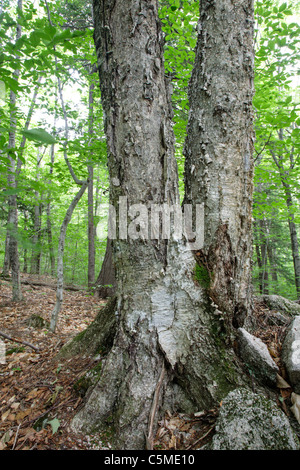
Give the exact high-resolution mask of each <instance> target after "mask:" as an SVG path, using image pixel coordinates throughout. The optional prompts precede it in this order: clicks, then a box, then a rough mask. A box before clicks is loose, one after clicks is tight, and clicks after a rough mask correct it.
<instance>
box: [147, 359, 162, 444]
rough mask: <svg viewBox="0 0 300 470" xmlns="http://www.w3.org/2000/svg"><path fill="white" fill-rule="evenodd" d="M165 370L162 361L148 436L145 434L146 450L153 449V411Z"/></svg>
mask: <svg viewBox="0 0 300 470" xmlns="http://www.w3.org/2000/svg"><path fill="white" fill-rule="evenodd" d="M165 371H166V369H165V364H164V363H163V365H162V369H161V373H160V376H159V379H158V382H157V385H156V389H155V392H154V397H153V403H152V407H151V410H150V419H149V427H148V436H146V449H147V450H153V423H154V418H155V413H156V410H157V406H158V400H159V392H160V387H161V384H162V382H163V379H164V376H165Z"/></svg>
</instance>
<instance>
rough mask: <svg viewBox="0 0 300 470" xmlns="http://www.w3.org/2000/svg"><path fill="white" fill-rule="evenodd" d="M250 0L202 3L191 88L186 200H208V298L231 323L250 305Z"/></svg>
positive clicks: (204, 253) (202, 258) (204, 256)
mask: <svg viewBox="0 0 300 470" xmlns="http://www.w3.org/2000/svg"><path fill="white" fill-rule="evenodd" d="M253 24H254V22H253V1H252V0H246V1H242V0H238V1H235V2H233V1H229V0H221V1H214V0H212V1H206V0H203V1H200V18H199V22H198V43H197V47H196V64H197V66H196V67H194V70H193V73H192V78H191V81H190V86H189V102H190V114H189V121H188V129H187V140H186V146H185V157H186V158H185V188H186V194H185V202H188V203H190V202H193V203H195V202H198V203H204V211H205V227H204V246H203V249H202V250H200V252H199V253H197V259H198V262H199V263H200V265H202V266H203V267H204V268H206V269H207V270H208V272H209V276H210V287H209V291H210V296H211V297H212V298H213V299H214V301H215V303H216V304H217V305H218V307H219V309H220V310H221V311H222V312H224V314H225V317H226V318H227V320H228V323H232V322H233V323H234V324H235V326H238V325H241V324H243V322H244V320H245V317H246V316H247V312H249V310H250V307H251V292H250V286H251V265H250V263H251V253H250V250H251V245H252V244H251V221H252V192H253V187H252V186H253V158H252V154H253V144H254V132H253V115H252V114H253V113H252V97H253V92H254V85H253V64H254V48H253Z"/></svg>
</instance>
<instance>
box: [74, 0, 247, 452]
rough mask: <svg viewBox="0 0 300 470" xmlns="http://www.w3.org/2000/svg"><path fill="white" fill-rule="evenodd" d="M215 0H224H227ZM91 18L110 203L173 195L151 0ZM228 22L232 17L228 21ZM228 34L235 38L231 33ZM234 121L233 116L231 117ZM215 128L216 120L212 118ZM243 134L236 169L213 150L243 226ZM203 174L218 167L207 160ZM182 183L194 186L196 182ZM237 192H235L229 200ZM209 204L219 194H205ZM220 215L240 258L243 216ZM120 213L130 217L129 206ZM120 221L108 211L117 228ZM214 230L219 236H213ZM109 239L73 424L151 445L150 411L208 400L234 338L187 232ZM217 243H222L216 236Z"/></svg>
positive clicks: (110, 2)
mask: <svg viewBox="0 0 300 470" xmlns="http://www.w3.org/2000/svg"><path fill="white" fill-rule="evenodd" d="M207 3H209V4H211V3H212V2H207ZM221 3H222V4H224V5H227V4H228V1H222V2H221ZM205 4H206V2H202V6H201V8H202V9H203V8H204V9H205V10H206V8H205ZM230 5H231V3H230ZM243 6H244V5H242V2H236V5H235V6H233V7H232V8H233V9H237V10H238V11H239V12H240V14H241V15H244V13H242V12H243V11H244V10H243ZM247 6H249V5H247ZM207 8H208V7H207ZM94 18H95V33H94V39H95V45H96V51H97V57H98V66H99V73H100V87H101V97H102V102H103V108H104V112H105V130H106V136H107V149H108V167H109V175H110V202H111V204H112V205H113V206H114V207H117V206H118V202H119V197H121V196H126V198H127V202H128V206H132V205H133V204H137V203H142V204H143V205H146V207H147V209H149V210H150V208H151V205H152V204H164V203H165V204H169V205H171V204H176V203H177V204H178V203H179V191H178V175H177V166H176V160H175V157H174V136H173V130H172V109H171V105H170V102H171V100H170V96H169V89H168V83H167V82H166V80H165V73H164V64H163V44H162V33H161V29H160V24H159V21H158V4H157V1H155V0H148V1H145V0H141V1H139V2H137V1H135V0H129V1H127V2H123V1H120V0H94ZM242 18H243V19H244V16H242ZM249 18H250V13H249ZM235 19H238V15H237V14H236V15H235ZM244 23H245V24H244ZM246 26H247V27H248V24H247V23H246V20H245V21H244V22H243V21H242V22H240V23H239V28H240V29H241V31H240V35H241V41H242V40H243V31H244V30H243V28H244V27H246ZM251 26H252V23H251ZM231 27H234V28H237V27H238V26H237V25H235V24H234V23H233V22H232V24H231ZM220 28H221V26H220ZM249 28H250V27H249ZM219 34H222V29H220V31H219ZM249 35H250V29H249ZM224 40H226V38H225V39H224ZM243 44H244V43H243ZM232 46H234V47H237V46H238V47H241V46H240V45H239V44H237V43H236V42H235V41H233V45H232ZM248 46H249V47H250V44H248ZM245 49H246V45H245ZM215 52H217V51H215ZM245 53H246V52H245ZM251 59H252V56H251ZM199 60H200V57H199V53H198V60H197V63H196V68H197V69H198V68H201V62H200V63H199ZM249 61H250V57H249ZM251 64H252V62H251ZM251 64H250V62H249V63H248V62H247V64H246V65H244V64H241V65H240V66H241V67H242V68H243V67H245V68H247V67H248V69H247V70H248V74H249V77H248V82H247V81H245V82H244V81H242V80H241V79H240V80H241V81H239V80H237V83H236V85H235V86H236V88H238V87H241V86H247V88H249V87H250V86H251V87H252V81H251V80H252V68H251ZM238 66H239V64H237V67H238ZM232 74H233V71H232ZM194 77H195V75H194ZM233 79H234V74H233ZM238 89H239V88H238ZM223 92H224V90H223ZM192 96H193V94H192V95H191V97H192ZM239 97H240V96H239ZM239 97H236V100H238V98H239ZM193 99H194V98H193ZM248 108H250V95H249V100H248V101H247V104H245V110H246V111H247V113H248V112H250V110H249V109H248ZM241 114H242V113H241ZM239 117H241V116H239ZM233 123H234V125H236V126H237V125H238V127H239V124H238V122H237V118H236V120H235V119H234V121H233ZM233 123H232V125H233ZM228 125H229V123H228ZM218 126H220V122H219V123H218ZM218 126H216V127H218ZM248 126H249V129H248V127H246V128H244V133H245V136H246V133H247V132H248V131H250V123H248ZM190 127H191V124H190ZM228 131H229V130H228ZM215 132H216V133H217V132H219V131H217V128H216V129H215ZM220 134H221V132H220ZM251 135H252V134H251ZM245 136H243V140H245V141H246V140H247V139H246V137H245ZM218 137H219V135H218ZM189 145H191V146H192V144H191V143H190V144H189ZM236 145H237V144H236ZM248 145H249V147H247V145H246V143H245V146H246V147H247V152H248V153H245V148H246V147H244V144H243V145H242V143H241V148H235V149H234V154H233V155H232V157H233V158H236V159H237V158H238V156H239V158H240V159H241V161H240V164H241V165H242V166H241V168H240V173H236V171H237V169H235V171H233V170H232V168H231V166H230V164H229V162H230V159H229V156H231V155H227V153H226V149H223V152H221V155H222V157H223V163H225V162H224V159H225V156H227V158H228V159H229V160H228V162H227V163H228V164H229V170H228V172H227V173H225V174H224V175H223V179H224V181H223V183H224V184H225V185H226V187H227V186H228V187H230V185H231V184H234V185H236V186H238V187H239V192H238V193H235V192H234V193H233V192H229V194H227V195H226V197H227V204H229V205H230V210H232V211H237V210H238V211H246V213H245V220H244V223H245V226H247V227H248V217H249V214H248V212H247V211H248V205H249V204H250V203H251V194H249V191H250V190H251V184H250V181H248V178H249V180H250V174H251V149H252V146H251V145H250V142H249V143H248ZM224 146H225V144H224ZM221 148H223V147H222V146H221ZM241 155H242V156H241ZM191 158H192V157H191ZM244 166H245V170H244ZM232 172H233V174H232ZM198 177H199V178H200V174H199V175H198ZM213 177H214V178H215V177H218V175H217V170H216V169H215V172H214V173H213V175H212V178H213ZM228 178H229V180H230V183H228V184H227V183H226V181H227V179H228ZM240 179H242V182H240ZM192 186H193V188H195V184H193V185H192ZM204 189H205V188H203V189H202V190H201V191H204ZM246 191H248V193H246ZM214 193H215V192H214V191H213V192H212V194H211V196H209V197H213V196H214ZM224 195H225V192H224ZM207 197H208V196H207ZM239 197H242V198H243V200H242V201H239V200H238V198H239ZM197 198H198V195H197ZM191 199H192V197H191ZM215 199H216V196H215ZM231 199H233V201H232V200H231ZM193 202H194V201H193ZM212 204H213V205H216V204H217V202H216V201H215V200H213V201H212ZM244 204H246V208H244ZM229 213H230V212H229ZM229 213H228V214H229ZM230 214H231V213H230ZM238 214H239V212H238ZM219 215H220V214H219ZM223 215H224V217H223V220H221V223H220V220H219V216H218V217H217V216H216V214H215V215H214V217H213V218H212V221H211V222H210V225H211V227H212V228H215V230H216V233H219V234H220V237H222V239H221V241H222V243H225V250H227V252H226V251H225V253H224V255H227V254H228V258H229V263H230V262H231V257H230V256H231V250H235V249H236V246H239V247H240V245H242V247H243V249H244V252H243V251H242V248H241V247H240V252H241V253H242V252H243V261H244V262H245V268H246V270H247V268H248V266H249V263H250V260H249V259H248V258H247V256H249V251H248V248H247V247H246V246H244V245H245V244H246V242H247V241H248V239H246V236H245V237H244V238H243V237H242V236H241V225H242V222H241V218H240V219H239V225H238V224H237V223H235V222H234V221H233V217H231V216H230V217H229V215H228V217H225V215H226V216H227V213H226V214H223ZM237 217H239V216H238V215H237ZM228 219H229V220H228ZM127 221H128V223H129V222H130V221H131V217H130V214H129V216H128V220H127ZM119 228H120V227H119V226H118V223H117V232H118V229H119ZM212 228H211V230H212ZM248 228H249V227H248ZM143 234H144V236H143ZM243 234H244V232H243ZM236 239H238V240H236ZM216 242H220V238H218V237H216ZM232 246H233V248H231V247H232ZM112 248H113V259H114V265H115V269H116V279H117V292H116V296H117V300H116V311H115V315H116V317H117V328H116V335H115V338H114V342H113V345H112V348H111V350H110V352H109V354H108V355H107V358H106V361H105V364H104V366H103V370H102V376H101V378H100V380H99V382H98V383H97V385H96V386H95V388H94V389H93V391H92V393H91V394H89V398H88V400H87V402H86V404H85V406H84V408H83V409H82V410H81V411H80V412H79V413H78V414H77V415H76V416H75V418H74V420H73V423H72V425H73V427H74V428H75V429H81V430H84V431H86V432H89V431H93V430H96V429H97V430H100V431H101V430H104V429H107V427H109V428H110V429H111V430H112V429H113V430H114V436H113V437H112V438H113V441H114V445H116V446H117V447H119V448H123V449H141V448H143V447H144V446H145V445H147V447H148V448H151V439H152V436H153V429H152V427H153V423H155V422H156V420H157V418H158V416H161V414H162V413H163V411H164V410H166V409H170V410H174V409H176V410H184V411H190V412H191V411H196V410H197V409H198V410H199V409H202V408H206V407H209V406H211V405H212V404H214V403H216V402H217V401H218V400H221V399H222V397H223V396H224V395H225V394H227V393H228V391H229V390H230V389H232V388H235V387H236V385H237V384H241V383H242V382H243V380H244V379H243V377H242V375H241V374H240V371H239V368H238V366H237V365H236V363H235V356H234V354H233V351H232V349H231V348H230V347H229V346H228V344H226V342H227V337H226V329H225V328H224V318H223V317H222V312H220V310H219V307H218V305H217V304H216V303H214V302H213V301H212V299H211V298H210V297H209V296H208V294H207V291H206V289H203V288H202V287H201V286H199V284H198V283H197V282H196V280H195V277H194V272H195V258H194V256H193V253H192V252H191V250H190V248H189V245H188V243H187V242H186V240H185V239H181V240H174V239H172V238H171V239H164V238H161V239H158V240H154V239H151V238H150V237H147V236H145V232H143V231H142V235H141V237H140V238H138V237H137V239H133V238H130V237H127V238H126V237H124V239H122V238H121V237H119V238H117V239H116V240H113V241H112ZM217 248H218V246H216V248H215V249H216V250H217ZM219 252H220V256H221V255H223V252H224V249H223V245H221V246H220V247H219ZM215 258H217V255H215ZM210 259H213V256H212V255H211V258H210ZM236 262H238V261H236ZM215 264H216V265H218V263H217V262H215ZM229 267H230V266H229ZM218 272H219V271H218ZM237 275H238V276H240V277H237V282H238V283H240V284H242V282H246V278H245V275H243V276H242V269H241V268H240V270H235V271H233V272H232V276H237ZM226 276H227V277H228V273H227V272H226ZM246 277H247V276H246ZM243 289H244V290H245V291H246V290H247V287H246V285H244V284H243V285H240V287H239V288H238V289H236V291H237V292H239V293H240V298H243V299H244V298H245V297H246V292H245V293H244V297H243V296H242V293H243ZM247 295H248V292H247ZM236 304H237V302H236ZM145 443H146V444H145Z"/></svg>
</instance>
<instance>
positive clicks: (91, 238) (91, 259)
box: [88, 83, 95, 288]
mask: <svg viewBox="0 0 300 470" xmlns="http://www.w3.org/2000/svg"><path fill="white" fill-rule="evenodd" d="M94 88H95V85H94V83H91V84H90V86H89V125H88V133H89V145H91V144H92V142H93V132H94V97H93V91H94ZM89 158H91V155H90V156H89ZM88 175H89V176H88V177H89V184H88V287H89V288H91V287H92V285H93V284H94V282H95V227H94V167H93V163H92V162H90V161H88Z"/></svg>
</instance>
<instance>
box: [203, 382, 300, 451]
mask: <svg viewBox="0 0 300 470" xmlns="http://www.w3.org/2000/svg"><path fill="white" fill-rule="evenodd" d="M215 430H216V434H215V435H214V437H213V439H212V441H211V443H210V444H209V445H208V447H207V448H209V449H210V450H299V449H300V446H299V439H298V437H297V435H296V434H295V432H294V431H293V429H292V427H291V425H290V423H289V420H288V418H287V417H286V415H285V414H284V412H283V411H282V410H281V409H280V408H278V407H277V406H276V405H275V403H274V402H273V401H271V400H269V399H267V398H266V397H264V396H261V395H258V394H256V393H253V392H251V391H250V390H246V389H236V390H234V391H232V392H230V393H229V394H228V395H227V397H226V398H225V399H224V400H223V402H222V406H221V408H220V413H219V416H218V419H217V422H216V428H215Z"/></svg>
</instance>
